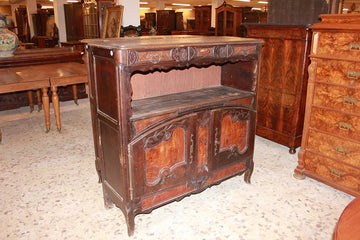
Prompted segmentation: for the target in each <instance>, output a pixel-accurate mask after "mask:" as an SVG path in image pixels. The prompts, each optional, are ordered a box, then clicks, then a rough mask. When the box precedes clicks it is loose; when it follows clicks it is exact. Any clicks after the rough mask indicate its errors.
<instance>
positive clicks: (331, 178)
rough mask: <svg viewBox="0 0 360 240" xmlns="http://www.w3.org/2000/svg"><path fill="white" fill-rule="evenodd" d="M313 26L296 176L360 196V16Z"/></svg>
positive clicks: (324, 18)
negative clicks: (310, 178) (305, 177)
mask: <svg viewBox="0 0 360 240" xmlns="http://www.w3.org/2000/svg"><path fill="white" fill-rule="evenodd" d="M320 17H321V19H322V21H321V22H320V23H317V24H315V25H313V26H312V30H313V42H312V48H311V53H310V60H311V65H310V67H309V82H308V90H307V99H306V110H305V121H304V130H303V139H302V143H301V149H300V152H299V162H298V166H297V168H296V169H295V174H294V176H295V177H297V178H303V177H304V176H309V177H312V178H314V179H317V180H319V181H321V182H324V183H326V184H328V185H330V186H333V187H335V188H338V189H340V190H342V191H345V192H347V193H349V194H352V195H354V196H360V111H359V100H360V84H359V79H360V14H344V15H342V14H339V15H332V14H329V15H320Z"/></svg>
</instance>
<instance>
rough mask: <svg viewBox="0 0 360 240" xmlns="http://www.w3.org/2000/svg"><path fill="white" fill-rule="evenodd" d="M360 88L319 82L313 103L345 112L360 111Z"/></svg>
mask: <svg viewBox="0 0 360 240" xmlns="http://www.w3.org/2000/svg"><path fill="white" fill-rule="evenodd" d="M359 101H360V89H357V88H346V87H343V86H338V85H328V84H322V83H317V84H316V85H315V94H314V101H313V104H314V105H316V106H323V107H327V108H333V109H341V110H342V111H344V112H349V113H359V112H360V102H359Z"/></svg>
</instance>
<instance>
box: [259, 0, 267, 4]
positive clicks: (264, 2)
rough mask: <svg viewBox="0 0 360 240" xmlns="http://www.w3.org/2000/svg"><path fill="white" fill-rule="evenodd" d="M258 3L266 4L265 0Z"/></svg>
mask: <svg viewBox="0 0 360 240" xmlns="http://www.w3.org/2000/svg"><path fill="white" fill-rule="evenodd" d="M258 3H263V4H268V2H266V1H258Z"/></svg>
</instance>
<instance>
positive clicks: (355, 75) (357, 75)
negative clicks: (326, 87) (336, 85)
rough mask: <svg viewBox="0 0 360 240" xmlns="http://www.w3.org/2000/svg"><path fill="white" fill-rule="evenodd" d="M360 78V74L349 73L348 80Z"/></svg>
mask: <svg viewBox="0 0 360 240" xmlns="http://www.w3.org/2000/svg"><path fill="white" fill-rule="evenodd" d="M359 77H360V72H355V71H348V72H347V78H349V79H358V78H359Z"/></svg>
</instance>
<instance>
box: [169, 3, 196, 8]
mask: <svg viewBox="0 0 360 240" xmlns="http://www.w3.org/2000/svg"><path fill="white" fill-rule="evenodd" d="M171 5H174V6H187V7H190V6H191V5H190V4H189V3H172V4H171Z"/></svg>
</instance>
